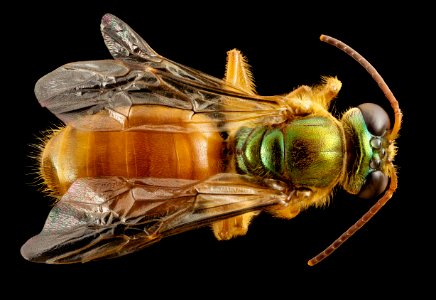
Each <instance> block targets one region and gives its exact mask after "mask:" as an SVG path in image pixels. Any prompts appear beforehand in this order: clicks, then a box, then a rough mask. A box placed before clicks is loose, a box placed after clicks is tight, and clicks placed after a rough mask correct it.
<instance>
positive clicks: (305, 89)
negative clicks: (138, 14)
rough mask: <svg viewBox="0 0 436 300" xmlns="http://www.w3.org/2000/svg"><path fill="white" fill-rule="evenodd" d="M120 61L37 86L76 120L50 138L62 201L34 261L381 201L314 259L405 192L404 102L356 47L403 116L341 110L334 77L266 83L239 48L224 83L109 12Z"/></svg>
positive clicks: (31, 244)
mask: <svg viewBox="0 0 436 300" xmlns="http://www.w3.org/2000/svg"><path fill="white" fill-rule="evenodd" d="M101 32H102V35H103V39H104V42H105V44H106V46H107V48H108V49H109V51H110V53H111V55H112V56H113V58H114V59H113V60H100V61H81V62H74V63H68V64H66V65H64V66H61V67H60V68H58V69H56V70H54V71H53V72H51V73H49V74H47V75H45V76H44V77H42V78H41V79H39V81H38V82H37V83H36V86H35V95H36V97H37V99H38V101H39V103H40V104H41V106H43V107H46V108H47V109H49V110H50V111H51V112H52V113H53V114H54V115H56V116H57V117H58V118H59V119H60V120H61V121H62V122H63V123H65V126H64V127H62V128H61V129H59V130H56V131H55V132H54V133H53V134H52V135H50V136H49V137H48V138H47V139H46V141H45V142H44V144H43V145H42V146H41V148H42V150H41V154H40V158H39V164H40V176H41V178H42V180H43V181H44V184H45V185H46V187H47V190H49V191H50V194H51V195H52V196H54V197H55V198H56V199H57V201H56V202H55V204H54V206H53V208H52V209H51V211H50V213H49V215H48V218H47V220H46V222H45V225H44V227H43V229H42V231H41V233H39V234H38V235H36V236H34V237H32V238H30V239H29V240H28V241H27V242H26V243H25V244H24V245H23V246H22V248H21V254H22V256H23V257H24V258H25V259H27V260H29V261H33V262H43V263H50V264H65V263H78V262H82V263H83V262H89V261H93V260H96V259H103V258H113V257H119V256H122V255H125V254H128V253H132V252H134V251H137V250H140V249H142V248H144V247H146V246H149V245H151V244H153V243H156V242H158V241H159V240H160V239H162V238H164V237H167V236H170V235H174V234H178V233H181V232H185V231H188V230H191V229H195V228H198V227H200V226H206V225H209V226H211V228H212V231H213V233H214V235H215V236H216V238H217V239H218V240H228V239H231V238H234V237H237V236H241V235H245V234H246V232H247V230H248V227H249V225H250V222H251V220H252V219H253V218H254V217H255V216H257V215H258V214H259V213H260V212H267V213H270V214H271V215H273V216H276V217H280V218H286V219H292V218H294V217H296V216H297V215H298V214H299V213H300V212H301V211H303V210H305V209H307V208H308V207H312V206H314V207H321V206H323V205H326V204H327V203H328V202H329V201H330V198H332V191H333V190H334V189H335V188H336V187H341V188H343V189H344V190H345V191H346V192H348V193H350V194H353V195H357V196H359V197H361V198H366V199H372V198H376V197H379V200H378V201H377V202H376V204H375V205H374V206H373V207H372V208H371V209H370V210H369V211H368V212H367V213H365V214H364V216H363V217H362V218H361V219H359V220H358V221H357V222H356V223H355V224H354V225H353V226H351V227H350V228H349V229H348V230H347V231H346V232H345V233H344V234H343V235H342V236H340V237H339V238H338V239H337V240H336V241H335V242H333V243H332V244H331V245H330V246H328V247H327V248H326V249H325V250H324V251H322V252H321V253H320V254H318V255H316V256H315V257H314V258H312V259H311V260H309V261H308V264H309V265H315V264H316V263H318V262H320V261H321V260H323V259H324V258H326V257H327V256H329V255H330V254H331V253H332V252H333V251H334V250H335V249H337V248H338V247H339V246H340V245H341V244H342V243H343V242H344V241H346V240H347V239H348V238H349V237H350V236H352V235H353V234H354V233H355V232H356V231H357V230H358V229H359V228H361V227H362V226H363V225H364V224H365V223H366V222H367V221H368V220H369V219H371V217H372V216H374V215H375V214H376V213H377V212H378V211H379V209H380V208H381V207H382V206H383V205H384V204H385V203H386V202H387V201H388V200H389V199H390V198H391V197H392V195H393V193H394V191H395V190H396V188H397V175H396V173H397V171H396V168H395V166H394V164H393V161H394V157H395V154H396V146H395V139H396V138H397V136H398V132H399V130H400V126H401V119H402V113H401V110H400V108H399V105H398V102H397V100H396V99H395V97H394V95H393V94H392V92H391V91H390V89H389V88H388V86H387V84H386V83H385V82H384V80H383V79H382V77H381V76H380V75H379V73H378V72H377V71H376V70H375V69H374V67H372V66H371V65H370V64H369V62H368V61H366V60H365V59H364V58H363V57H362V56H361V55H359V54H358V53H357V52H356V51H354V50H353V49H352V48H350V47H348V46H347V45H345V44H344V43H342V42H340V41H339V40H336V39H334V38H332V37H329V36H326V35H322V36H321V38H320V39H321V41H323V42H326V43H328V44H331V45H333V46H336V47H337V48H339V49H340V50H342V51H344V52H346V53H347V54H348V55H350V56H351V57H353V58H354V59H355V60H357V61H358V62H359V63H360V64H361V65H362V66H363V67H364V68H365V69H366V70H367V71H368V72H369V73H370V75H371V76H372V77H373V79H374V80H375V81H376V82H377V84H378V85H379V87H380V88H381V89H382V91H383V92H384V94H385V96H386V97H387V99H388V101H389V102H390V105H391V107H392V109H393V112H394V113H393V114H394V118H395V120H394V125H393V126H392V127H391V124H390V119H389V116H388V114H387V113H386V112H385V111H384V110H383V109H382V108H381V107H380V106H378V105H376V104H373V103H365V104H361V105H359V106H358V107H355V108H351V109H349V110H348V111H346V112H345V113H344V114H343V115H342V117H341V119H337V118H336V117H334V116H333V115H332V114H331V113H330V112H329V111H328V109H329V105H330V103H331V101H332V100H333V99H334V98H335V97H336V96H337V94H338V93H339V91H340V89H341V86H342V83H341V82H340V81H339V80H338V79H337V78H335V77H323V78H322V80H321V83H320V84H318V85H315V86H312V87H310V86H306V85H302V86H300V87H298V88H296V89H295V90H293V91H292V92H290V93H289V94H285V95H277V96H261V95H258V94H257V93H256V91H255V87H254V83H253V78H252V75H251V72H250V69H249V66H248V64H247V61H246V59H245V57H244V56H243V55H242V54H241V52H240V51H238V50H236V49H234V50H231V51H229V52H228V56H227V65H226V71H225V77H224V79H223V80H221V79H217V78H215V77H213V76H210V75H207V74H205V73H202V72H200V71H197V70H195V69H192V68H189V67H186V66H184V65H181V64H179V63H176V62H174V61H171V60H169V59H167V58H165V57H163V56H161V55H159V54H157V53H156V52H155V51H154V50H153V49H152V48H151V47H150V46H149V45H148V44H147V43H146V42H145V41H144V40H143V39H142V38H141V37H140V36H139V35H138V34H137V33H136V32H135V31H133V30H132V29H131V28H130V27H129V26H128V25H127V24H126V23H124V22H123V21H122V20H120V19H118V18H117V17H115V16H113V15H111V14H106V15H104V16H103V18H102V22H101Z"/></svg>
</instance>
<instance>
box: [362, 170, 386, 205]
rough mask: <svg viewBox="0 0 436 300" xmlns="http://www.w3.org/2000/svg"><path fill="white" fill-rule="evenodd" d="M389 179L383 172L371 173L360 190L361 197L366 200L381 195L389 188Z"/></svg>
mask: <svg viewBox="0 0 436 300" xmlns="http://www.w3.org/2000/svg"><path fill="white" fill-rule="evenodd" d="M388 181H389V178H388V176H386V175H385V174H383V172H382V171H374V172H371V173H370V174H369V175H368V176H367V178H366V182H365V184H364V185H363V187H362V189H361V190H360V192H359V194H358V195H357V196H359V197H360V198H364V199H371V198H374V197H377V196H378V195H380V194H381V193H382V192H384V190H386V187H387V186H388Z"/></svg>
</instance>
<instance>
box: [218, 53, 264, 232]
mask: <svg viewBox="0 0 436 300" xmlns="http://www.w3.org/2000/svg"><path fill="white" fill-rule="evenodd" d="M224 80H225V81H226V82H227V83H229V84H231V85H233V86H235V87H237V88H239V89H241V90H243V91H244V92H246V93H248V94H252V95H254V94H256V91H255V86H254V82H253V77H252V74H251V71H250V67H249V65H248V63H247V59H246V58H245V57H244V56H243V55H242V53H241V52H240V51H239V50H237V49H233V50H230V51H229V52H227V64H226V73H225V77H224ZM258 214H259V212H258V211H255V212H249V213H245V214H242V215H239V216H235V217H231V218H228V219H225V220H220V221H216V222H214V223H213V224H212V229H213V232H214V235H215V237H216V238H217V239H218V240H229V239H231V238H233V237H236V236H240V235H245V234H246V233H247V230H248V226H249V225H250V222H251V220H252V218H253V217H254V216H256V215H258Z"/></svg>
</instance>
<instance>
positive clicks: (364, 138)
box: [342, 103, 394, 199]
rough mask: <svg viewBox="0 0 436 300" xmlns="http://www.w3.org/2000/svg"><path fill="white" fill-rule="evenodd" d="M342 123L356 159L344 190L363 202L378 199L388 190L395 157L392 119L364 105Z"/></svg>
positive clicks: (381, 109) (376, 106)
mask: <svg viewBox="0 0 436 300" xmlns="http://www.w3.org/2000/svg"><path fill="white" fill-rule="evenodd" d="M342 121H343V124H344V128H345V131H346V136H347V139H349V143H348V145H349V148H350V149H348V152H349V153H350V155H351V157H352V158H351V163H350V164H349V165H350V166H349V169H348V171H349V172H348V178H347V180H346V184H345V186H344V187H345V189H346V190H347V191H348V192H350V193H352V194H357V195H358V196H359V197H361V198H365V199H370V198H373V197H376V196H378V195H380V194H381V193H382V192H383V191H385V190H386V187H387V185H388V181H389V177H388V176H389V166H390V165H391V163H392V159H393V156H394V154H393V153H392V146H391V142H390V141H389V140H388V139H387V133H388V132H389V130H390V120H389V116H388V114H387V113H386V112H385V110H384V109H383V108H381V107H380V106H379V105H377V104H374V103H364V104H361V105H359V106H358V107H357V108H353V109H350V110H349V111H347V112H346V113H345V114H344V116H343V118H342Z"/></svg>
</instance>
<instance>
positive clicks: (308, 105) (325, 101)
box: [285, 77, 342, 114]
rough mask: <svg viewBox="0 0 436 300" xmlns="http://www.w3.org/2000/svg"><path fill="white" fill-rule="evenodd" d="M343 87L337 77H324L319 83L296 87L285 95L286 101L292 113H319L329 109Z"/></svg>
mask: <svg viewBox="0 0 436 300" xmlns="http://www.w3.org/2000/svg"><path fill="white" fill-rule="evenodd" d="M341 87H342V83H341V81H339V80H338V79H337V78H336V77H323V78H322V82H321V84H319V85H316V86H314V87H310V86H307V85H302V86H300V87H298V88H296V89H295V90H293V91H292V92H290V93H289V94H287V95H286V96H285V99H286V100H285V102H286V105H287V106H288V107H289V110H290V112H291V113H292V114H310V113H319V112H321V111H325V110H327V109H328V107H329V105H330V102H331V101H332V100H333V99H334V98H335V97H336V95H337V94H338V93H339V91H340V89H341Z"/></svg>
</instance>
